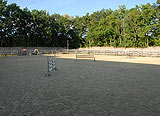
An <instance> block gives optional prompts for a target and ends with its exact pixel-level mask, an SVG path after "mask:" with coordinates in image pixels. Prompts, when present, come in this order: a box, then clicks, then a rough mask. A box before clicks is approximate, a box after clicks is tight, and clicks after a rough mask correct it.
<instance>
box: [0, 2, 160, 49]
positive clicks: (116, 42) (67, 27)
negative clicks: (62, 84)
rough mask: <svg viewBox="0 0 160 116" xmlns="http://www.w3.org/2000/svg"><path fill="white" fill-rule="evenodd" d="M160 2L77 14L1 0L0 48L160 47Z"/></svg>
mask: <svg viewBox="0 0 160 116" xmlns="http://www.w3.org/2000/svg"><path fill="white" fill-rule="evenodd" d="M159 4H160V2H159V0H157V3H154V4H152V5H151V4H149V3H148V4H146V5H140V6H138V5H136V6H135V7H134V8H131V9H127V8H126V6H125V5H123V6H120V7H119V9H117V10H114V11H113V10H112V9H102V10H100V11H96V12H93V13H92V14H89V13H86V15H85V16H82V17H79V16H76V17H73V16H69V15H67V14H65V15H60V14H52V15H50V14H49V13H48V12H47V11H46V10H41V11H38V10H32V11H30V10H28V9H27V8H24V9H21V8H20V7H19V6H18V5H17V4H16V3H14V4H9V5H7V1H5V0H0V47H22V46H24V47H66V44H67V41H69V47H70V48H79V47H95V46H96V47H97V46H112V47H125V48H126V47H149V46H160V6H159Z"/></svg>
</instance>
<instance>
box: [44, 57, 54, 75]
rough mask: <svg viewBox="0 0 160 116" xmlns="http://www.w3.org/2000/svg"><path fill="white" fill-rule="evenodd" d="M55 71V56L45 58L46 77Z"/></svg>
mask: <svg viewBox="0 0 160 116" xmlns="http://www.w3.org/2000/svg"><path fill="white" fill-rule="evenodd" d="M53 70H56V54H54V56H47V74H46V76H47V77H48V76H50V75H51V74H50V72H51V71H53Z"/></svg>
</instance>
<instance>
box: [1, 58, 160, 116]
mask: <svg viewBox="0 0 160 116" xmlns="http://www.w3.org/2000/svg"><path fill="white" fill-rule="evenodd" d="M46 61H47V59H46V57H45V56H19V57H18V56H14V57H3V58H0V116H159V115H160V66H159V65H151V64H136V63H135V64H133V63H122V62H110V61H96V62H93V61H89V60H79V61H78V62H75V60H73V59H62V58H57V68H58V70H57V71H55V72H53V73H52V74H51V76H50V77H45V73H46V71H47V64H46Z"/></svg>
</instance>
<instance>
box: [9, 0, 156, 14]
mask: <svg viewBox="0 0 160 116" xmlns="http://www.w3.org/2000/svg"><path fill="white" fill-rule="evenodd" d="M156 1H157V0H8V4H11V3H16V4H17V5H18V6H20V7H21V8H25V7H27V8H28V9H29V10H33V9H37V10H46V11H48V12H49V14H53V13H58V14H61V15H64V14H69V15H71V16H83V15H85V14H86V13H87V12H88V13H90V14H91V13H93V12H95V11H97V10H98V11H100V10H101V9H103V8H104V9H108V8H111V9H112V10H115V9H118V8H119V6H120V5H126V7H127V9H130V8H133V7H135V5H141V4H146V3H151V4H152V3H156Z"/></svg>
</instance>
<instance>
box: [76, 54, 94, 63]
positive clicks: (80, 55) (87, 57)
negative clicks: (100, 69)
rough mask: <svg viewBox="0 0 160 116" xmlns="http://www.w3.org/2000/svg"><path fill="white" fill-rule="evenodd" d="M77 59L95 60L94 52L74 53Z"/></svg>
mask: <svg viewBox="0 0 160 116" xmlns="http://www.w3.org/2000/svg"><path fill="white" fill-rule="evenodd" d="M78 59H93V60H94V61H96V59H95V53H94V54H86V55H82V54H78V53H76V61H78Z"/></svg>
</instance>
